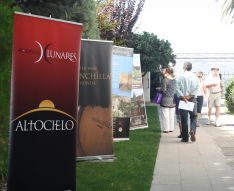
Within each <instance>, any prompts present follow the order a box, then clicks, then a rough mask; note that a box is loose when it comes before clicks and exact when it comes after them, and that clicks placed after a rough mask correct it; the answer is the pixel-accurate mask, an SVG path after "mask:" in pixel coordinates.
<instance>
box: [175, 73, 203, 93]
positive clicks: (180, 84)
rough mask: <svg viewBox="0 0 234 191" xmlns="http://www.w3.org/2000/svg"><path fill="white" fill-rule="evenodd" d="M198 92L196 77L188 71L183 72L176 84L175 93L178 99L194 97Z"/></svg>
mask: <svg viewBox="0 0 234 191" xmlns="http://www.w3.org/2000/svg"><path fill="white" fill-rule="evenodd" d="M198 92H199V81H198V78H197V76H196V75H194V74H193V73H192V72H190V71H185V72H184V74H183V75H181V76H179V77H178V79H177V82H176V93H177V96H178V97H181V96H195V97H197V95H198Z"/></svg>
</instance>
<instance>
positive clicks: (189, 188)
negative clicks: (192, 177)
mask: <svg viewBox="0 0 234 191" xmlns="http://www.w3.org/2000/svg"><path fill="white" fill-rule="evenodd" d="M182 190H183V191H213V188H212V186H211V185H210V184H209V183H207V182H205V183H192V184H184V185H182ZM220 191H221V190H220Z"/></svg>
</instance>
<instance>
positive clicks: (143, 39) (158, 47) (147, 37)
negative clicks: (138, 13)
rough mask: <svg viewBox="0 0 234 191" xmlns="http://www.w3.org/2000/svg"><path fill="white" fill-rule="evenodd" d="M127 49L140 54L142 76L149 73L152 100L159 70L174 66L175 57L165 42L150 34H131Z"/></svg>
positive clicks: (159, 78)
mask: <svg viewBox="0 0 234 191" xmlns="http://www.w3.org/2000/svg"><path fill="white" fill-rule="evenodd" d="M127 45H128V47H132V48H134V53H138V54H140V55H141V56H140V58H141V70H142V73H143V75H144V74H145V73H146V72H151V78H150V79H151V80H150V96H151V99H153V96H154V95H155V88H156V87H159V86H160V81H161V78H162V74H161V72H160V70H161V68H165V67H168V66H169V63H172V64H175V57H176V56H175V55H174V54H173V50H172V48H171V44H170V43H169V42H168V41H167V40H160V39H158V37H157V36H156V35H154V34H152V33H148V32H143V34H133V35H132V36H131V38H129V39H128V42H127Z"/></svg>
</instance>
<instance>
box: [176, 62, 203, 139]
mask: <svg viewBox="0 0 234 191" xmlns="http://www.w3.org/2000/svg"><path fill="white" fill-rule="evenodd" d="M183 69H184V73H183V74H182V75H181V76H179V77H178V78H177V83H176V94H177V96H178V97H179V99H180V100H182V101H185V102H186V103H187V102H188V101H189V102H193V103H194V108H193V111H189V110H186V109H179V112H180V117H181V126H182V132H181V136H182V140H181V141H182V142H188V138H189V135H188V126H189V125H188V115H189V116H190V132H189V134H190V136H191V137H190V139H191V141H193V142H194V141H196V137H195V134H196V118H197V101H196V100H197V94H198V91H199V82H198V78H197V77H196V76H195V75H194V73H193V72H192V71H191V70H192V63H190V62H185V63H184V66H183Z"/></svg>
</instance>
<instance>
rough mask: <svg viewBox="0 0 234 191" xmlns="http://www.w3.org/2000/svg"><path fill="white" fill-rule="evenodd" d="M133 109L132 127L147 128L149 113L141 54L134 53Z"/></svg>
mask: <svg viewBox="0 0 234 191" xmlns="http://www.w3.org/2000/svg"><path fill="white" fill-rule="evenodd" d="M131 103H132V107H131V109H132V111H131V119H130V129H131V130H133V129H140V128H147V127H148V122H147V115H146V109H145V99H144V91H143V85H142V76H141V61H140V54H134V55H133V72H132V101H131Z"/></svg>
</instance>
